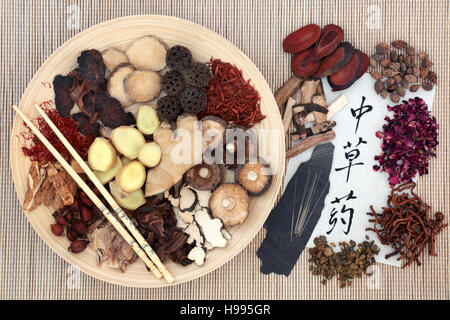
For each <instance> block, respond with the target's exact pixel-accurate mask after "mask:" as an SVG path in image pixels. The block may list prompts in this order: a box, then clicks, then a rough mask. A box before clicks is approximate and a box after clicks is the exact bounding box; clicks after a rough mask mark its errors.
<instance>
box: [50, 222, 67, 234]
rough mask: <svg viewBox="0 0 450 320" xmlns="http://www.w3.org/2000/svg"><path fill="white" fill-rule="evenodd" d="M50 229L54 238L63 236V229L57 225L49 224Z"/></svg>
mask: <svg viewBox="0 0 450 320" xmlns="http://www.w3.org/2000/svg"><path fill="white" fill-rule="evenodd" d="M50 229H51V230H52V232H53V234H54V235H55V236H60V235H62V234H63V231H64V227H63V226H62V225H60V224H59V223H55V224H51V225H50Z"/></svg>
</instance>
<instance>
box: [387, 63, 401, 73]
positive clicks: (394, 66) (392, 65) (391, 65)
mask: <svg viewBox="0 0 450 320" xmlns="http://www.w3.org/2000/svg"><path fill="white" fill-rule="evenodd" d="M388 68H389V69H391V70H394V71H398V70H400V62H390V63H389V64H388Z"/></svg>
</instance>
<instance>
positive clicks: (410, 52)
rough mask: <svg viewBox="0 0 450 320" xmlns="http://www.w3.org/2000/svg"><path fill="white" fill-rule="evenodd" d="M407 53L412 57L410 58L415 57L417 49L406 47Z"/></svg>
mask: <svg viewBox="0 0 450 320" xmlns="http://www.w3.org/2000/svg"><path fill="white" fill-rule="evenodd" d="M405 51H406V54H407V55H410V56H413V55H415V54H416V49H414V47H411V46H409V47H406V49H405Z"/></svg>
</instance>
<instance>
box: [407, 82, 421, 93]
mask: <svg viewBox="0 0 450 320" xmlns="http://www.w3.org/2000/svg"><path fill="white" fill-rule="evenodd" d="M419 88H420V84H413V85H412V86H411V87H410V88H409V91H411V92H416V91H417V90H419Z"/></svg>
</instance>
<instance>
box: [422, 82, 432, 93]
mask: <svg viewBox="0 0 450 320" xmlns="http://www.w3.org/2000/svg"><path fill="white" fill-rule="evenodd" d="M422 88H423V90H425V91H431V90H432V89H433V85H432V84H431V83H429V82H424V83H422Z"/></svg>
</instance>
